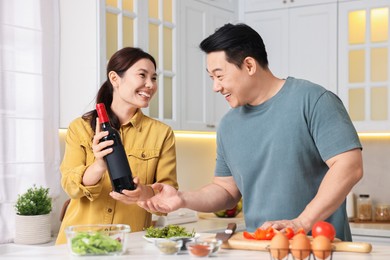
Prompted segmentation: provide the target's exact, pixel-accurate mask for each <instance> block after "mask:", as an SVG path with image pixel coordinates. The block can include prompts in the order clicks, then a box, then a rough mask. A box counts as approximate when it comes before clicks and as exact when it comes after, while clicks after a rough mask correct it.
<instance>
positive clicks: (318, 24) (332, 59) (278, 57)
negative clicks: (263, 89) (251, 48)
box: [242, 0, 338, 93]
mask: <svg viewBox="0 0 390 260" xmlns="http://www.w3.org/2000/svg"><path fill="white" fill-rule="evenodd" d="M256 2H258V1H256ZM259 2H264V5H265V2H266V1H259ZM272 2H277V1H272ZM280 2H282V1H280ZM298 2H299V1H296V4H297V5H293V4H292V3H291V4H289V5H288V6H286V7H285V8H281V9H276V10H269V11H256V12H253V9H255V2H253V1H252V0H247V1H246V2H245V3H246V9H244V12H243V14H242V15H243V20H244V21H245V23H247V24H248V25H249V26H251V27H252V28H254V29H255V30H256V31H257V32H258V33H259V34H260V35H261V37H262V38H263V41H264V43H265V47H266V50H267V53H268V60H269V67H270V69H271V71H272V72H273V73H274V75H275V76H277V77H281V78H286V77H287V76H293V77H296V78H303V79H307V80H310V81H312V82H314V83H318V84H320V85H322V86H323V87H325V88H327V89H329V90H331V91H333V92H334V93H337V44H338V43H337V3H326V4H320V3H321V2H334V1H310V3H315V2H319V4H312V5H308V6H302V5H298ZM302 2H307V1H302ZM294 3H295V2H294ZM252 5H253V6H254V8H250V7H251V6H252Z"/></svg>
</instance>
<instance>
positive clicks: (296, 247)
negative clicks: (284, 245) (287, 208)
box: [291, 234, 311, 260]
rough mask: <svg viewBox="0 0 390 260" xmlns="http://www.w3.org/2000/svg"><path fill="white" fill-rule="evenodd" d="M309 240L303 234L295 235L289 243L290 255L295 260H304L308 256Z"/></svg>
mask: <svg viewBox="0 0 390 260" xmlns="http://www.w3.org/2000/svg"><path fill="white" fill-rule="evenodd" d="M310 250H311V246H310V240H309V238H308V237H307V236H306V235H305V234H296V235H295V236H294V237H293V239H292V241H291V254H292V255H293V256H294V259H296V260H303V259H306V258H307V257H308V256H309V255H310Z"/></svg>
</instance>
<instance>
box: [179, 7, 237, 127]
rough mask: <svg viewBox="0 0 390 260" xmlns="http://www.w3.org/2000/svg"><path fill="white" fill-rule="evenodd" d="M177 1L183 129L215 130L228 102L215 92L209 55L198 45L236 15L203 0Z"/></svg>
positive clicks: (181, 121)
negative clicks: (210, 74) (209, 72)
mask: <svg viewBox="0 0 390 260" xmlns="http://www.w3.org/2000/svg"><path fill="white" fill-rule="evenodd" d="M178 2H179V3H178V4H179V8H180V9H179V10H180V12H179V14H180V18H179V19H180V22H179V23H178V27H180V28H179V35H178V39H179V44H178V46H179V48H180V52H179V53H180V61H179V66H178V67H179V68H178V75H180V81H179V87H178V89H179V90H180V94H179V96H180V98H181V100H180V101H181V103H180V106H181V107H180V108H181V109H180V111H178V113H180V127H181V129H182V130H198V131H215V130H216V127H217V125H218V122H219V121H220V119H221V118H222V116H223V115H224V114H225V113H226V112H227V111H228V110H229V105H228V103H227V102H226V101H225V100H224V98H223V96H222V95H220V94H216V93H213V90H212V81H211V80H210V78H209V75H208V73H207V71H206V56H205V54H204V53H203V52H202V51H201V50H200V48H199V44H200V42H201V41H202V40H203V39H205V38H206V37H207V36H209V35H210V34H212V33H213V32H214V31H215V29H216V28H218V27H221V26H222V25H224V24H226V23H228V22H234V21H235V20H236V17H237V14H235V12H233V11H227V10H226V8H225V9H222V8H218V7H215V6H211V5H208V4H205V3H204V1H193V0H183V1H178ZM233 3H234V2H233ZM233 3H232V4H233Z"/></svg>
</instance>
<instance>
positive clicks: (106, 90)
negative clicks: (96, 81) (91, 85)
mask: <svg viewBox="0 0 390 260" xmlns="http://www.w3.org/2000/svg"><path fill="white" fill-rule="evenodd" d="M141 59H149V60H150V61H151V62H153V64H154V68H155V69H156V68H157V66H156V61H155V59H154V58H153V56H152V55H150V54H149V53H146V52H144V51H143V50H141V49H140V48H133V47H125V48H123V49H120V50H118V51H117V52H116V53H114V55H112V57H111V59H110V61H109V62H108V64H107V71H106V77H107V79H106V81H105V82H104V83H103V85H102V86H101V87H100V89H99V91H98V93H97V96H96V104H97V103H104V105H105V106H106V110H107V114H108V117H109V118H110V123H111V125H112V126H113V127H114V128H116V129H118V130H119V128H120V126H121V125H120V122H119V119H118V117H117V116H116V115H115V114H114V112H113V111H112V110H111V103H112V93H113V91H114V89H113V86H112V84H111V82H110V80H109V77H108V73H109V72H110V71H114V72H116V73H117V74H118V75H119V77H122V76H123V74H124V73H125V72H126V71H127V70H128V69H129V68H130V67H131V66H133V65H134V64H135V63H136V62H137V61H139V60H141ZM96 117H97V112H96V109H94V110H91V111H89V112H87V113H85V114H84V115H83V116H82V118H83V119H85V120H88V121H89V122H90V124H91V127H92V129H93V131H95V127H96Z"/></svg>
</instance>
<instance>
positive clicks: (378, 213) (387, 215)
mask: <svg viewBox="0 0 390 260" xmlns="http://www.w3.org/2000/svg"><path fill="white" fill-rule="evenodd" d="M375 220H376V221H389V220H390V205H385V204H379V205H376V206H375Z"/></svg>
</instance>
